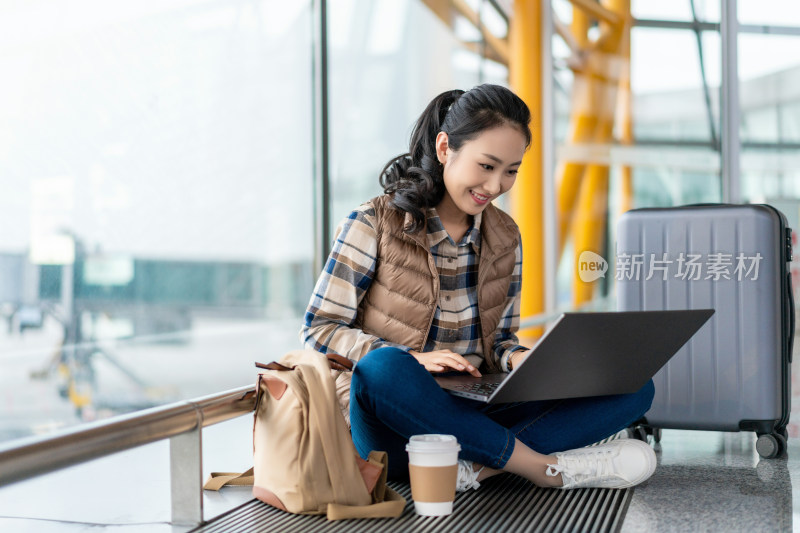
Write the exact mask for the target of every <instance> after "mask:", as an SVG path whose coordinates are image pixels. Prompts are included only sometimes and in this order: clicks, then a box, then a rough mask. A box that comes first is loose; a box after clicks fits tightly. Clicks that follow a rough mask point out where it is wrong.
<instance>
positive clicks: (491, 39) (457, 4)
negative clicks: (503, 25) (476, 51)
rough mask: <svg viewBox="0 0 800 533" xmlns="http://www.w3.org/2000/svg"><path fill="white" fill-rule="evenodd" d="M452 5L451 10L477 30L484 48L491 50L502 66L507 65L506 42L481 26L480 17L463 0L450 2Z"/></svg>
mask: <svg viewBox="0 0 800 533" xmlns="http://www.w3.org/2000/svg"><path fill="white" fill-rule="evenodd" d="M451 1H452V3H453V8H455V10H456V11H458V13H460V14H461V16H463V17H464V18H465V19H467V20H468V21H470V22H471V23H472V25H473V26H475V27H476V28H478V29H479V30H480V32H481V35H482V36H483V39H484V41H486V46H488V47H489V48H491V49H492V50H493V51H494V52H495V53H496V54H497V55H498V56H499V57H500V58H501V60H502V61H501V63H503V64H504V65H508V59H509V48H508V41H506V40H505V39H501V38H500V37H497V36H496V35H494V34H493V33H492V32H490V31H489V30H488V29H487V28H486V26H485V25H484V24H481V18H480V15H479V14H478V13H477V12H476V11H475V10H474V9H472V8H471V7H469V5H467V3H466V2H465V1H464V0H451Z"/></svg>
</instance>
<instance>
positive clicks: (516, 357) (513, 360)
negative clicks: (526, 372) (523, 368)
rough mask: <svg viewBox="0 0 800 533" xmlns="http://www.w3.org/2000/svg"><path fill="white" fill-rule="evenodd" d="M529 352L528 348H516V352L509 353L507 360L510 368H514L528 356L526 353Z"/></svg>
mask: <svg viewBox="0 0 800 533" xmlns="http://www.w3.org/2000/svg"><path fill="white" fill-rule="evenodd" d="M529 353H531V351H530V350H517V351H516V352H514V353H512V354H511V357H509V358H508V362H509V363H510V364H511V369H512V370H513V369H515V368H517V367H519V365H521V364H522V361H524V360H525V358H526V357H528V354H529Z"/></svg>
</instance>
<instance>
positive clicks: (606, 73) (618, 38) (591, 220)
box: [573, 0, 630, 305]
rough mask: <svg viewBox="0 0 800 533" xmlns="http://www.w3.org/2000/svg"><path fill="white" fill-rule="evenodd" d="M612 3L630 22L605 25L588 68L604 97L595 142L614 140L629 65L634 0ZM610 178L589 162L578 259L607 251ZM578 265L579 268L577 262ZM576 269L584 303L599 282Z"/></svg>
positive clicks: (578, 219) (578, 300) (577, 226)
mask: <svg viewBox="0 0 800 533" xmlns="http://www.w3.org/2000/svg"><path fill="white" fill-rule="evenodd" d="M608 5H609V8H610V9H611V10H613V11H614V12H615V13H616V14H617V15H618V18H619V20H620V21H625V22H626V23H625V24H618V25H615V26H613V27H604V28H602V31H603V32H605V33H606V35H607V36H606V38H604V39H603V40H602V41H601V42H598V43H597V47H596V49H594V50H592V51H591V52H590V59H589V61H588V67H587V68H588V70H589V72H590V75H592V77H593V80H594V81H595V83H597V84H598V87H599V90H600V92H599V95H600V97H599V98H598V99H597V101H596V105H597V114H598V123H597V126H596V128H595V132H594V142H595V143H608V142H611V141H612V138H613V131H614V118H615V117H614V115H615V107H616V104H617V94H618V90H619V80H620V79H621V78H622V76H623V72H624V70H625V67H626V64H627V63H626V61H624V59H623V57H622V52H623V50H624V48H625V46H626V45H627V35H628V34H627V32H626V28H629V24H628V22H629V21H630V0H609V2H608ZM608 181H609V168H608V166H607V165H601V164H591V165H588V167H587V169H586V175H585V177H584V180H583V183H582V185H581V190H580V196H579V200H578V209H577V211H576V213H575V220H574V222H573V240H574V245H575V248H574V252H575V253H574V255H575V258H576V259H577V258H578V257H579V256H580V254H581V253H582V252H584V251H587V250H588V251H593V252H595V253H597V254H601V253H602V252H603V250H604V241H605V236H606V228H607V221H608V190H609V187H608ZM575 266H576V267H577V261H576V263H575ZM573 272H574V277H573V280H574V284H573V303H574V304H576V305H580V304H582V303H585V302H588V301H590V300H591V299H592V297H593V292H594V288H595V284H594V283H591V282H588V283H587V282H584V281H582V280H581V279H580V274H579V271H578V268H574V269H573Z"/></svg>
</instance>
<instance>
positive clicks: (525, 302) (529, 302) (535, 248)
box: [509, 0, 546, 343]
mask: <svg viewBox="0 0 800 533" xmlns="http://www.w3.org/2000/svg"><path fill="white" fill-rule="evenodd" d="M540 12H541V0H515V2H514V18H513V19H512V21H511V27H510V28H509V30H510V32H509V34H510V39H509V40H510V44H511V55H510V62H509V82H510V84H511V87H512V88H513V90H514V91H515V92H516V93H517V94H518V95H519V96H520V98H522V99H523V100H524V101H525V103H527V104H528V107H530V110H531V114H532V116H533V124H532V127H531V133H532V134H533V137H532V140H531V147H530V149H529V150H528V151H527V152H526V154H525V156H524V158H523V161H522V165H521V167H520V171H519V175H518V176H517V180H516V184H515V185H514V188H513V189H511V198H510V199H511V212H512V215H513V216H514V219H515V220H516V222H517V224H518V225H519V229H520V233H521V235H522V247H523V251H524V253H523V256H524V257H523V263H522V302H521V309H520V314H521V316H523V317H528V316H531V315H536V314H539V313H542V312H544V310H545V305H546V302H545V290H544V289H545V288H544V280H545V272H544V271H543V265H545V257H544V238H545V237H544V235H545V234H544V183H543V178H542V175H543V167H542V165H543V163H542V130H541V128H540V127H538V126H537V123H540V121H541V118H540V117H543V116H544V109H543V105H542V92H541V88H542V53H541V50H542V47H541V42H542V29H541V24H540V15H539V14H540ZM540 331H541V330H540V328H536V329H534V330H528V331H520V340H521V341H522V342H523V343H527V342H528V340H529V339H531V338H532V337H535V336H537V335H538V334H539V333H540Z"/></svg>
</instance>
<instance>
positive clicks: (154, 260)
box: [0, 0, 313, 440]
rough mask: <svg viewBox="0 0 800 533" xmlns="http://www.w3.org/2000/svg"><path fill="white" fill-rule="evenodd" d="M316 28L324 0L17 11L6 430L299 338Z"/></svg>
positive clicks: (167, 398) (1, 410) (20, 5)
mask: <svg viewBox="0 0 800 533" xmlns="http://www.w3.org/2000/svg"><path fill="white" fill-rule="evenodd" d="M311 28H312V24H311V7H310V2H309V1H296V2H289V3H287V2H279V1H277V0H262V1H255V2H246V3H241V2H237V3H211V4H209V3H207V2H200V1H198V0H179V1H174V2H162V1H160V0H148V1H138V2H123V3H119V2H115V3H106V2H98V1H93V0H80V1H76V2H70V3H69V5H67V4H64V3H61V2H58V1H42V2H35V3H28V2H12V3H3V4H2V5H1V6H0V73H2V78H3V83H2V84H0V317H1V318H2V319H3V327H2V328H0V365H2V371H0V388H2V390H3V402H2V404H0V440H2V439H9V438H13V437H19V436H23V435H26V434H30V433H42V432H46V431H49V430H52V429H55V428H58V427H61V426H65V425H70V424H74V423H77V422H79V421H85V420H91V419H94V418H98V417H103V416H108V415H110V414H114V413H119V412H124V411H130V410H132V409H137V408H143V407H147V406H152V405H157V404H162V403H166V402H171V401H175V400H178V399H183V398H187V397H196V396H199V395H203V394H208V393H212V392H218V391H221V390H225V389H228V388H232V387H237V386H241V385H245V384H247V383H250V382H252V380H253V379H254V371H253V362H254V361H257V360H269V359H271V358H273V357H274V356H275V355H276V353H277V354H279V353H281V352H282V351H285V350H286V349H289V348H296V347H297V346H298V345H299V337H298V332H299V325H300V318H299V317H300V316H301V313H302V312H303V310H304V309H305V305H306V303H307V299H308V294H309V293H310V288H311V284H312V283H313V274H312V272H311V258H312V255H313V234H312V228H313V220H312V218H311V217H310V216H309V213H311V212H312V202H311V198H312V153H311V149H310V147H311V146H312V116H311V109H312V108H311V105H310V102H311V101H312V97H311V87H312V83H311V74H312V70H311V65H312V60H311V59H312V58H311V53H312V47H311V42H312V35H311Z"/></svg>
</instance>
